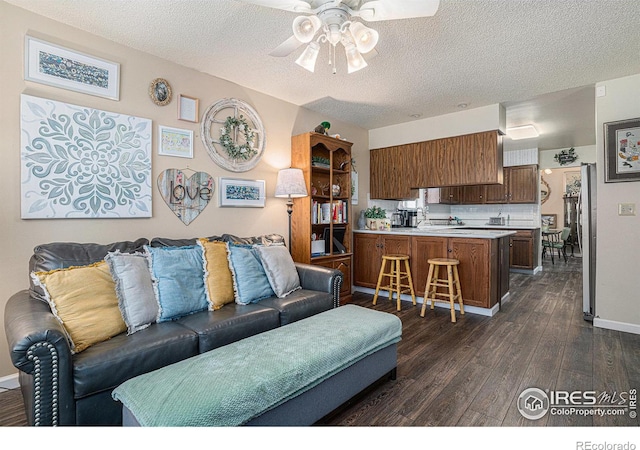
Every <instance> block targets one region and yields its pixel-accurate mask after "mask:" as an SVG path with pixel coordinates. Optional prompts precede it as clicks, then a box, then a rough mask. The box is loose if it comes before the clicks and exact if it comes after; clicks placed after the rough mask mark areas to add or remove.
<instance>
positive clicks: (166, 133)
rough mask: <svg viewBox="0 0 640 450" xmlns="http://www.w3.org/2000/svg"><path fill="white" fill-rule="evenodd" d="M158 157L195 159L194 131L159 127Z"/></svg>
mask: <svg viewBox="0 0 640 450" xmlns="http://www.w3.org/2000/svg"><path fill="white" fill-rule="evenodd" d="M158 155H162V156H177V157H180V158H193V131H191V130H183V129H181V128H170V127H163V126H162V125H160V126H158Z"/></svg>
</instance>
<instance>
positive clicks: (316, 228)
mask: <svg viewBox="0 0 640 450" xmlns="http://www.w3.org/2000/svg"><path fill="white" fill-rule="evenodd" d="M352 145H353V144H352V143H351V142H347V141H343V140H341V139H336V138H332V137H330V136H326V135H323V134H319V133H313V132H311V133H304V134H300V135H297V136H293V137H292V138H291V167H296V168H300V169H302V172H303V173H304V179H305V183H306V186H307V192H308V193H309V196H308V197H304V198H296V199H294V200H293V203H294V205H293V214H292V216H291V229H292V231H291V244H290V245H291V255H292V256H293V259H294V261H297V262H301V263H307V264H314V265H317V266H324V267H330V268H333V269H338V270H340V271H342V273H343V274H344V280H343V283H342V289H341V291H340V304H344V303H348V302H350V301H351V270H352V267H351V266H352V258H353V253H352V251H353V250H352V247H353V245H352V237H351V233H352V225H351V217H352V214H351V147H352ZM313 237H315V238H316V239H317V240H321V239H323V238H325V239H326V241H328V242H325V244H326V250H327V251H326V252H323V251H320V252H316V249H314V253H312V247H311V242H312V239H313ZM334 237H335V238H336V240H338V242H339V243H340V244H342V246H343V247H344V248H341V247H340V246H338V245H335V244H334V245H330V244H331V243H333V239H334Z"/></svg>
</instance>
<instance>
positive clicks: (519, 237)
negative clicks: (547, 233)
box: [509, 228, 540, 270]
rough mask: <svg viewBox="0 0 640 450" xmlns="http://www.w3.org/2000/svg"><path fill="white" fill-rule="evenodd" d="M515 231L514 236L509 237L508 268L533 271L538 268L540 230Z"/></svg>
mask: <svg viewBox="0 0 640 450" xmlns="http://www.w3.org/2000/svg"><path fill="white" fill-rule="evenodd" d="M515 231H516V234H515V235H513V236H510V243H509V244H510V246H511V251H510V253H509V267H510V268H511V269H526V270H533V269H535V268H536V267H537V266H538V244H539V236H540V229H539V228H538V229H535V230H515Z"/></svg>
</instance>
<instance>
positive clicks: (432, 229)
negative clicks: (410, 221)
mask: <svg viewBox="0 0 640 450" xmlns="http://www.w3.org/2000/svg"><path fill="white" fill-rule="evenodd" d="M478 228H479V227H471V226H467V225H451V226H445V225H443V226H438V225H433V226H429V227H418V228H391V229H390V230H386V231H379V230H353V232H354V233H372V234H391V235H393V234H396V235H408V236H436V237H458V238H475V239H499V238H503V237H506V236H511V235H514V234H516V232H515V231H513V229H506V227H497V228H498V229H493V228H491V229H488V228H489V226H487V229H478Z"/></svg>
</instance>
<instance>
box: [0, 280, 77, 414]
mask: <svg viewBox="0 0 640 450" xmlns="http://www.w3.org/2000/svg"><path fill="white" fill-rule="evenodd" d="M4 329H5V333H6V335H7V343H8V344H9V353H10V356H11V361H12V363H13V365H14V366H15V367H16V368H17V369H18V370H20V371H21V372H23V374H22V375H21V376H20V381H21V388H22V393H23V396H24V397H25V405H26V406H27V418H28V421H29V423H30V424H32V425H62V424H70V423H75V406H74V398H73V369H72V365H73V364H72V355H71V348H70V346H69V342H68V341H67V337H66V334H65V331H64V329H63V328H62V325H61V324H60V322H58V320H57V319H56V317H55V316H54V315H53V314H52V313H51V310H50V308H49V305H47V304H46V303H44V302H42V301H40V300H37V299H34V298H33V297H31V296H30V295H29V291H27V290H24V291H20V292H18V293H16V294H14V295H13V296H12V297H11V298H10V299H9V301H8V302H7V304H6V306H5V314H4Z"/></svg>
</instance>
